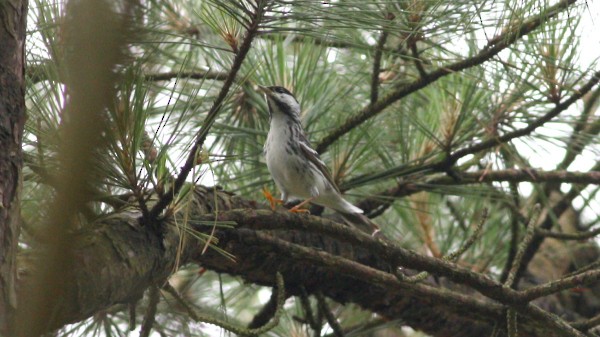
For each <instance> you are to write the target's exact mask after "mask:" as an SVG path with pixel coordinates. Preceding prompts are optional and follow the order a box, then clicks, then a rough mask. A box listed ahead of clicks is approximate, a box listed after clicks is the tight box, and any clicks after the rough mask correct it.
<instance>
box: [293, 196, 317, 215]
mask: <svg viewBox="0 0 600 337" xmlns="http://www.w3.org/2000/svg"><path fill="white" fill-rule="evenodd" d="M312 200H313V198H308V199H306V200H304V201H303V202H301V203H299V204H298V205H296V206H294V207H292V208H290V212H292V213H310V211H309V210H307V209H305V208H301V207H302V206H304V205H306V204H308V203H309V202H311V201H312Z"/></svg>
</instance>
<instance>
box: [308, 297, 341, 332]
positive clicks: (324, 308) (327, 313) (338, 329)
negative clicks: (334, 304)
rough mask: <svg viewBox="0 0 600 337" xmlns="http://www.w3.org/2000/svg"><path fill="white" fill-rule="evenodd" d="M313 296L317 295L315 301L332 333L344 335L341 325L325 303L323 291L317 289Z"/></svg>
mask: <svg viewBox="0 0 600 337" xmlns="http://www.w3.org/2000/svg"><path fill="white" fill-rule="evenodd" d="M315 296H316V297H317V303H318V304H319V309H320V310H321V312H323V314H325V318H326V319H327V323H329V326H330V327H331V329H332V330H333V334H334V335H335V336H336V337H344V336H345V335H344V330H343V329H342V326H341V325H340V323H339V322H338V321H337V318H335V316H333V313H332V312H331V309H330V308H329V305H328V304H327V301H326V299H325V296H323V293H321V292H320V291H317V292H316V294H315Z"/></svg>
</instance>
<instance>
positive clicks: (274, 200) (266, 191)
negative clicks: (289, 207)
mask: <svg viewBox="0 0 600 337" xmlns="http://www.w3.org/2000/svg"><path fill="white" fill-rule="evenodd" d="M262 193H263V195H264V196H265V198H266V199H267V200H268V201H269V204H270V205H271V209H272V210H273V211H274V210H275V208H276V207H277V204H283V200H281V199H277V198H275V197H274V196H273V194H271V191H269V189H268V188H266V187H263V190H262Z"/></svg>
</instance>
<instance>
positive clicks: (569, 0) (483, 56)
mask: <svg viewBox="0 0 600 337" xmlns="http://www.w3.org/2000/svg"><path fill="white" fill-rule="evenodd" d="M575 2H576V0H562V1H560V2H559V3H557V4H556V5H554V6H551V7H548V8H547V9H546V11H544V13H541V14H539V15H536V16H534V17H532V18H530V19H527V20H524V21H523V22H522V23H521V24H520V25H518V26H517V27H507V28H505V29H504V31H503V33H502V34H500V35H498V36H496V37H495V38H494V39H492V40H491V41H489V43H488V44H487V46H486V47H485V48H483V49H482V50H481V51H479V53H478V54H476V55H475V56H473V57H470V58H467V59H464V60H462V61H458V62H455V63H452V64H449V65H447V66H443V67H440V68H438V69H437V70H434V71H432V72H430V73H429V74H428V75H427V77H425V78H419V79H418V80H415V81H414V82H412V83H409V84H406V85H403V86H401V87H399V88H397V89H396V90H394V91H392V92H391V93H389V94H387V95H386V96H385V97H383V98H381V99H380V100H379V101H377V103H376V104H369V105H368V106H366V107H364V108H363V109H362V110H360V111H359V112H358V113H357V114H355V115H354V116H352V117H350V118H349V119H348V121H347V122H346V123H344V124H343V125H341V126H340V127H338V128H336V129H334V130H333V131H332V132H331V133H329V135H327V136H325V137H324V138H323V139H322V140H321V141H320V142H319V143H317V145H316V147H315V148H316V150H317V152H319V153H323V152H325V151H326V150H327V148H328V147H329V146H330V145H331V144H333V143H334V142H335V141H337V140H338V139H339V138H340V137H342V136H343V135H345V134H347V133H348V132H350V131H352V130H353V129H355V128H356V127H358V126H359V125H361V124H362V123H364V122H365V121H367V120H368V119H370V118H372V117H374V116H376V115H378V114H379V113H381V112H382V111H383V110H385V109H386V108H387V107H389V106H390V105H392V104H393V103H395V102H396V101H398V100H400V99H402V98H404V97H406V96H408V95H410V94H412V93H414V92H417V91H418V90H420V89H423V88H425V87H426V86H428V85H430V84H431V83H434V82H435V81H437V80H438V79H440V78H442V77H444V76H447V75H450V74H454V73H456V72H459V71H462V70H465V69H469V68H472V67H475V66H478V65H481V64H483V63H484V62H486V61H488V60H490V59H491V58H493V57H494V56H496V55H498V53H500V52H501V51H502V50H504V49H506V48H508V47H510V46H511V45H512V44H513V43H515V42H516V41H518V40H519V39H520V38H521V37H523V36H524V35H527V34H529V33H530V32H532V31H533V30H535V29H537V28H538V27H540V26H541V25H542V24H543V23H544V22H546V21H548V20H550V19H552V18H554V17H555V16H557V15H558V14H559V13H561V12H562V11H563V10H565V9H567V8H568V7H569V6H570V5H572V4H574V3H575Z"/></svg>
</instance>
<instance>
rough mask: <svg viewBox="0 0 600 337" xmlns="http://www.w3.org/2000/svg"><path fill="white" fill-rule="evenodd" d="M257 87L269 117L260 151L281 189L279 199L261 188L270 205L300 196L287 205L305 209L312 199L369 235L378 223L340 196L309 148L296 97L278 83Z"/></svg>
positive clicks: (301, 210) (294, 208)
mask: <svg viewBox="0 0 600 337" xmlns="http://www.w3.org/2000/svg"><path fill="white" fill-rule="evenodd" d="M258 88H259V91H261V92H262V93H263V94H264V95H265V97H266V101H267V105H268V109H269V117H270V121H269V124H270V125H269V133H268V135H267V140H266V142H265V145H264V155H265V158H266V162H267V167H268V169H269V172H270V174H271V177H272V178H273V180H274V181H275V185H277V188H278V189H279V191H280V192H281V200H276V199H274V198H273V197H272V196H271V194H270V192H268V191H267V190H265V191H264V193H265V196H266V197H267V198H268V199H269V201H270V202H271V208H273V209H274V208H275V204H276V203H287V202H288V201H289V200H290V199H292V198H293V199H300V200H303V201H302V202H300V203H299V204H298V205H296V206H294V207H293V208H291V209H290V211H291V212H306V211H305V210H303V209H301V207H302V206H304V205H306V204H307V203H313V204H316V205H320V206H324V207H327V208H330V209H333V210H334V211H336V212H338V213H339V214H340V215H341V216H342V217H343V218H344V219H345V220H346V222H349V223H350V224H353V225H355V226H357V227H359V228H361V229H362V230H366V228H371V229H372V230H373V231H374V232H373V233H372V234H373V235H375V234H376V233H377V232H379V226H378V225H377V224H375V223H374V222H372V221H371V220H370V219H369V218H367V217H366V216H365V215H363V210H362V209H360V208H358V207H356V206H354V205H353V204H351V203H350V202H348V201H347V200H346V199H344V197H343V196H342V193H341V192H340V189H339V188H338V186H337V184H336V183H335V181H334V180H333V178H332V177H331V173H330V171H329V169H328V168H327V166H326V165H325V163H324V162H323V161H322V160H321V158H320V156H319V154H318V153H317V151H315V150H314V149H313V148H312V146H311V143H310V141H309V140H308V138H307V137H306V133H305V131H304V128H303V127H302V122H301V120H300V103H299V102H298V100H297V99H296V97H295V96H294V95H293V94H292V93H291V92H290V91H289V90H287V89H286V88H284V87H281V86H262V85H258ZM366 226H368V227H366Z"/></svg>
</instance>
